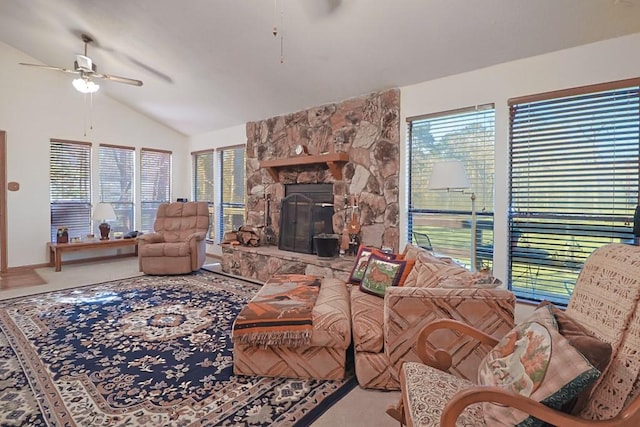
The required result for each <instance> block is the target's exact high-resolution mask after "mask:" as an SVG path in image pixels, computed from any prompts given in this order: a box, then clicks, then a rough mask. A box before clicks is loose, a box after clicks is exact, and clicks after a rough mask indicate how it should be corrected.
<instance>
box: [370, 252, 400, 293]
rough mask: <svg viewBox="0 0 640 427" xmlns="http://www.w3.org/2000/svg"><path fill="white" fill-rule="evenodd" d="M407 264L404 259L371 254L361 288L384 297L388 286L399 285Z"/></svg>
mask: <svg viewBox="0 0 640 427" xmlns="http://www.w3.org/2000/svg"><path fill="white" fill-rule="evenodd" d="M405 265H406V261H404V260H397V259H387V258H385V257H383V256H379V255H376V254H371V256H370V257H369V263H368V264H367V269H366V271H365V273H364V276H363V277H362V282H361V283H360V290H362V292H366V293H369V294H372V295H377V296H379V297H381V298H384V292H385V291H386V289H387V287H389V286H397V285H398V283H399V282H400V279H401V278H402V272H403V271H404V268H405Z"/></svg>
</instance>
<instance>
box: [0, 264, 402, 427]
mask: <svg viewBox="0 0 640 427" xmlns="http://www.w3.org/2000/svg"><path fill="white" fill-rule="evenodd" d="M36 271H37V273H38V274H39V275H40V276H41V277H42V278H43V279H44V280H46V282H47V284H45V285H38V286H33V287H29V288H21V289H10V290H5V291H0V299H6V298H12V297H16V296H23V295H29V294H35V293H40V292H49V291H52V290H56V289H64V288H71V287H75V286H80V285H88V284H92V283H100V282H108V281H111V280H117V279H123V278H127V277H133V276H137V275H140V274H141V273H140V272H139V271H138V261H137V259H136V258H133V257H132V258H122V259H117V260H113V261H108V262H99V263H83V264H71V265H65V266H63V267H62V271H60V272H55V271H54V269H53V268H41V269H38V270H36ZM399 395H400V394H399V393H398V392H381V391H372V390H363V389H361V388H359V387H356V388H355V389H354V390H353V391H351V392H350V393H349V394H348V395H347V396H345V397H344V398H343V399H341V400H340V401H338V402H337V403H336V404H335V405H333V406H332V407H331V408H330V409H329V410H328V411H327V412H325V413H324V414H323V415H322V416H321V417H320V418H318V419H317V420H316V421H315V422H314V423H313V424H312V426H314V427H325V426H326V427H336V426H371V427H385V426H397V425H398V423H397V422H396V421H394V420H393V419H392V418H391V417H389V416H388V415H387V414H386V413H385V409H386V408H387V406H388V405H389V404H391V403H396V402H397V400H398V398H399Z"/></svg>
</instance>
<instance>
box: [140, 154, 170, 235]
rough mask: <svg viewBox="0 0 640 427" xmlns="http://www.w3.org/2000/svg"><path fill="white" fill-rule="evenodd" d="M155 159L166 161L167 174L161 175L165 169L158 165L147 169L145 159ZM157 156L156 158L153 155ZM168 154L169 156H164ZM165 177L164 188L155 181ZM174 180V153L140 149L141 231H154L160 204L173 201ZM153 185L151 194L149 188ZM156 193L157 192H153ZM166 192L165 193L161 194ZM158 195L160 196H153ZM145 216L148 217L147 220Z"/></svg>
mask: <svg viewBox="0 0 640 427" xmlns="http://www.w3.org/2000/svg"><path fill="white" fill-rule="evenodd" d="M146 156H149V157H148V160H155V161H156V162H160V163H162V162H166V165H160V166H165V167H166V168H167V169H168V170H167V171H166V172H167V173H166V176H161V174H162V172H163V171H164V170H163V169H158V167H159V166H158V165H155V168H154V167H153V166H152V167H150V168H149V169H145V165H146V164H145V161H146V160H147V159H145V157H146ZM154 156H155V157H156V159H154V158H153V157H154ZM163 156H167V158H166V159H165V158H163ZM149 178H153V179H149ZM160 179H163V180H164V181H165V182H166V185H163V186H162V187H163V188H158V187H157V185H156V184H154V181H159V180H160ZM172 182H173V153H172V152H171V151H169V150H159V149H154V148H141V149H140V231H143V232H153V231H154V228H153V223H154V222H155V217H156V211H157V210H158V206H160V204H162V203H169V202H171V198H172V197H171V191H172ZM150 187H152V190H151V194H150V193H149V191H148V189H149V188H150ZM153 193H155V194H153ZM160 193H164V194H160ZM154 195H157V196H159V197H153V196H154ZM145 217H148V218H147V219H146V220H145Z"/></svg>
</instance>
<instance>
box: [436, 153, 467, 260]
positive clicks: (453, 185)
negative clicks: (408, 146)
mask: <svg viewBox="0 0 640 427" xmlns="http://www.w3.org/2000/svg"><path fill="white" fill-rule="evenodd" d="M468 188H471V184H470V183H469V176H468V175H467V171H466V169H465V168H464V165H463V164H462V162H461V161H460V160H443V161H440V162H437V163H434V165H433V168H432V169H431V176H430V177H429V185H428V186H427V189H428V190H447V191H461V192H462V193H463V194H470V195H471V271H476V245H477V242H476V234H477V225H476V193H474V192H471V193H468V192H465V191H464V190H466V189H468Z"/></svg>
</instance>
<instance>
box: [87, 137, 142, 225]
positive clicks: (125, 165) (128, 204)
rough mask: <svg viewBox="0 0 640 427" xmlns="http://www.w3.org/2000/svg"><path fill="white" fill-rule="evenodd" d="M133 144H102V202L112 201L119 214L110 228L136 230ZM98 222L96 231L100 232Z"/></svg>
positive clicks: (100, 152)
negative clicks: (124, 145)
mask: <svg viewBox="0 0 640 427" xmlns="http://www.w3.org/2000/svg"><path fill="white" fill-rule="evenodd" d="M134 154H135V150H134V149H133V147H118V146H115V145H106V144H100V150H99V166H100V201H101V202H109V203H111V206H113V210H114V211H115V213H116V216H117V218H116V220H115V221H112V222H111V230H113V231H121V232H124V233H126V232H129V231H131V230H133V229H134V213H133V164H134ZM97 225H98V224H95V229H94V233H95V234H99V232H98V229H97Z"/></svg>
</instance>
